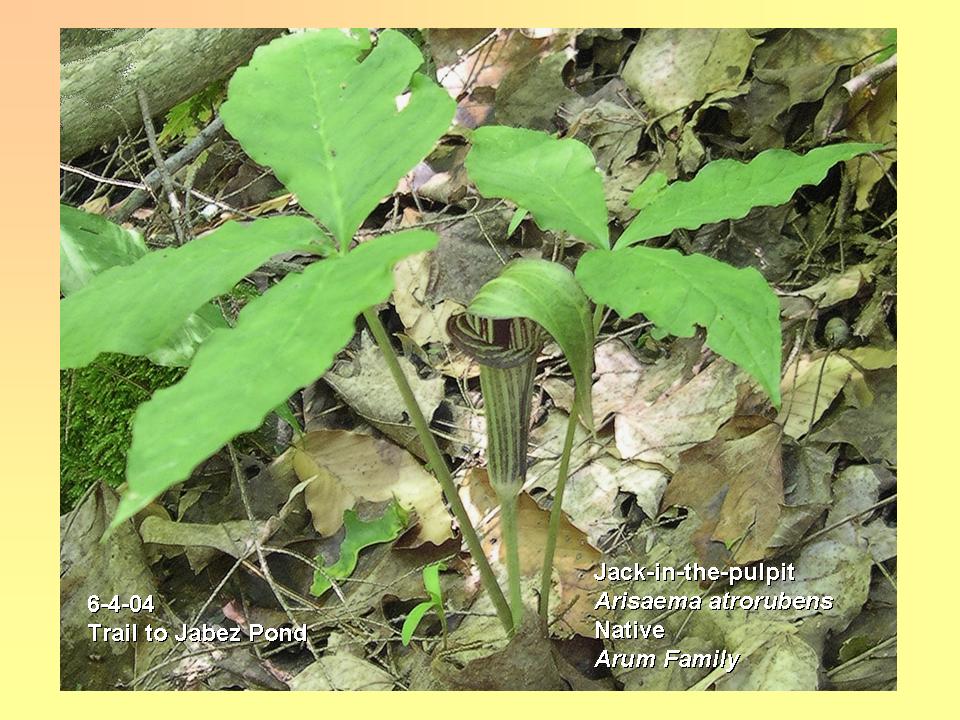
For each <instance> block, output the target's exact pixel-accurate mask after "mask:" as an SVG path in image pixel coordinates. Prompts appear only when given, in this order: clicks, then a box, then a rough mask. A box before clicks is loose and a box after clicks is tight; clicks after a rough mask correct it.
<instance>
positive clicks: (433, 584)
mask: <svg viewBox="0 0 960 720" xmlns="http://www.w3.org/2000/svg"><path fill="white" fill-rule="evenodd" d="M446 569H447V566H446V563H442V562H435V563H430V564H429V565H427V566H426V567H425V568H424V569H423V587H424V588H426V590H427V594H428V595H430V597H431V598H432V599H433V602H434V603H436V605H437V607H439V608H442V607H443V592H442V591H441V590H440V571H441V570H446Z"/></svg>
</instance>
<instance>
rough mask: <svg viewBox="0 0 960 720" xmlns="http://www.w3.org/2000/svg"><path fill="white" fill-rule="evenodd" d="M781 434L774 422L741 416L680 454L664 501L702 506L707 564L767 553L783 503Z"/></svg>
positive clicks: (700, 534)
mask: <svg viewBox="0 0 960 720" xmlns="http://www.w3.org/2000/svg"><path fill="white" fill-rule="evenodd" d="M780 440H781V431H780V428H779V427H778V426H777V425H776V424H775V423H771V422H770V421H768V420H766V419H764V418H762V417H759V416H752V415H750V416H737V417H734V418H733V419H731V420H730V421H729V422H728V423H726V424H725V425H723V426H722V427H721V428H720V429H719V431H718V432H717V434H716V436H715V437H714V438H713V439H711V440H709V441H708V442H705V443H702V444H700V445H697V446H695V447H693V448H691V449H689V450H686V451H684V452H683V453H682V454H681V456H680V466H679V469H678V470H677V472H676V473H675V474H674V476H673V479H672V480H671V481H670V483H669V485H668V486H667V492H666V494H665V495H664V497H663V505H664V507H670V506H672V505H681V506H683V507H689V508H693V509H694V510H695V511H696V512H697V515H698V516H699V517H700V518H701V520H702V523H701V525H700V528H699V530H697V532H696V534H695V535H694V538H693V542H694V545H695V546H696V548H697V553H698V555H699V557H700V559H701V562H702V563H703V564H705V565H711V566H721V567H722V566H725V565H726V564H728V562H729V563H735V564H745V563H749V562H754V561H756V560H762V559H763V558H765V557H767V556H768V554H769V553H768V552H767V547H768V545H769V543H770V540H771V538H772V537H773V534H774V533H775V532H776V530H777V524H778V521H779V519H780V506H781V505H782V504H783V465H782V460H781V454H780ZM718 543H720V544H721V545H719V546H718V545H717V544H718Z"/></svg>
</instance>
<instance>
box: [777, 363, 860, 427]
mask: <svg viewBox="0 0 960 720" xmlns="http://www.w3.org/2000/svg"><path fill="white" fill-rule="evenodd" d="M824 355H825V354H824V353H823V352H816V353H813V354H812V355H803V356H801V357H800V358H799V359H798V360H797V363H796V364H795V365H791V366H790V367H789V368H788V369H787V372H786V374H785V376H784V378H783V380H782V381H781V383H780V393H781V395H782V397H783V403H782V405H781V406H780V414H779V415H778V416H777V422H778V423H780V425H782V426H783V432H784V433H786V434H787V435H789V436H790V437H792V438H797V439H799V438H801V437H803V436H804V435H806V434H807V432H808V431H809V429H810V428H811V427H812V426H813V424H814V423H816V422H817V420H819V419H820V416H821V415H823V413H824V412H826V410H827V408H829V407H830V404H831V403H832V402H833V401H834V398H836V397H837V395H839V394H840V391H841V390H842V389H843V386H844V385H845V384H846V383H847V380H849V379H850V373H851V372H852V371H853V366H852V365H851V364H850V362H849V361H848V360H846V359H844V358H843V357H841V356H840V355H838V354H837V353H830V355H829V356H828V357H826V358H825V357H824Z"/></svg>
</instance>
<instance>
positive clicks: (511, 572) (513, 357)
mask: <svg viewBox="0 0 960 720" xmlns="http://www.w3.org/2000/svg"><path fill="white" fill-rule="evenodd" d="M447 332H448V333H449V335H450V339H451V340H452V341H453V344H454V345H456V346H457V347H459V348H460V349H461V350H463V351H464V352H465V353H466V354H467V355H469V356H470V357H471V358H473V359H474V360H475V361H476V362H477V364H478V365H479V366H480V392H481V393H482V394H483V409H484V419H485V421H486V430H487V473H488V476H489V478H490V484H491V485H492V486H493V489H494V491H495V492H496V493H497V499H498V500H499V501H500V529H501V537H502V538H503V544H504V547H505V549H506V553H507V573H508V582H509V588H510V592H509V595H510V610H511V612H512V613H513V623H514V627H518V626H519V625H520V621H521V619H522V616H523V600H522V598H521V594H520V554H519V550H520V548H519V544H518V536H517V498H518V497H519V495H520V490H521V489H522V488H523V482H524V480H526V477H527V442H528V440H529V437H530V408H531V402H532V399H533V376H534V375H535V374H536V371H537V355H538V354H539V353H540V349H541V348H542V347H543V334H542V332H541V330H540V326H539V325H537V324H536V323H535V322H533V321H531V320H528V319H526V318H510V319H503V320H495V319H491V318H485V317H480V316H479V315H473V314H471V313H461V314H459V315H454V316H452V317H451V318H450V320H449V321H447Z"/></svg>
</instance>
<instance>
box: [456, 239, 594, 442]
mask: <svg viewBox="0 0 960 720" xmlns="http://www.w3.org/2000/svg"><path fill="white" fill-rule="evenodd" d="M596 252H609V251H596ZM467 309H468V311H470V312H472V313H474V314H475V315H481V316H484V317H491V318H512V317H524V318H529V319H530V320H533V321H534V322H536V323H538V324H539V325H541V326H542V327H543V328H544V329H545V330H546V331H547V332H548V333H550V335H551V336H552V337H553V339H554V340H555V341H556V342H557V344H558V345H559V346H560V349H561V350H563V353H564V355H565V356H566V358H567V362H568V363H569V365H570V369H571V370H572V371H573V377H574V381H575V382H576V393H577V399H578V400H577V407H578V408H579V410H580V417H581V420H582V421H583V422H584V424H586V425H587V426H588V427H592V425H593V410H592V404H591V399H590V398H591V388H592V382H593V381H592V379H591V375H592V373H593V341H594V332H593V321H592V319H591V317H590V306H589V301H588V300H587V297H586V295H584V293H583V290H582V289H581V288H580V285H579V284H577V280H576V278H574V276H573V273H571V272H570V271H569V270H568V269H567V268H565V267H564V266H563V265H561V264H560V263H555V262H549V261H547V260H530V259H523V260H514V261H513V262H511V263H509V264H508V265H506V266H505V267H504V268H503V270H502V271H501V273H500V275H498V276H497V277H495V278H494V279H493V280H491V281H490V282H488V283H487V284H486V285H484V286H483V287H482V288H480V290H479V291H478V292H477V294H476V296H475V297H474V298H473V301H472V302H471V303H470V306H469V307H468V308H467Z"/></svg>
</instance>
